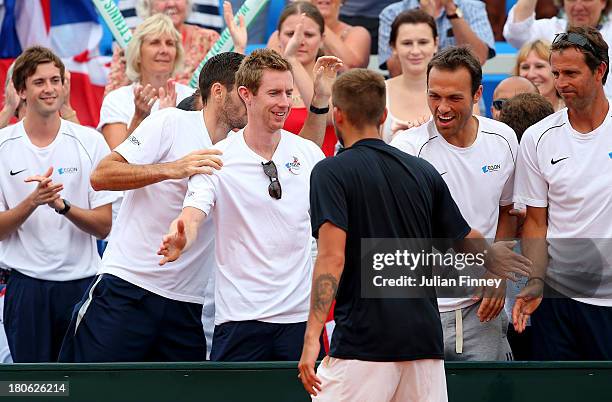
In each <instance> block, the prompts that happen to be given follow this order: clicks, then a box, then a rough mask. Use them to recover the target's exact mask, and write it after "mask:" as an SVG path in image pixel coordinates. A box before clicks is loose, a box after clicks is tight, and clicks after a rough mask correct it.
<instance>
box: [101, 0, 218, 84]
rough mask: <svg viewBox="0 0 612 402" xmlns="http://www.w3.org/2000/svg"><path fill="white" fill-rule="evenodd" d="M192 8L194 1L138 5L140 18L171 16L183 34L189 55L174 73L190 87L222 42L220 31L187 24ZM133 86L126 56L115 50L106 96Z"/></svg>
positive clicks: (141, 1)
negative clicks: (203, 61)
mask: <svg viewBox="0 0 612 402" xmlns="http://www.w3.org/2000/svg"><path fill="white" fill-rule="evenodd" d="M192 7H193V0H138V1H137V3H136V14H137V15H138V17H140V18H142V19H146V18H148V17H150V16H152V15H155V14H164V15H167V16H168V17H170V19H171V20H172V24H173V25H174V28H176V30H177V31H178V32H179V34H180V38H181V40H180V42H181V44H182V46H183V49H184V53H185V55H184V62H183V65H182V66H181V68H180V69H178V70H176V71H175V72H174V74H173V78H174V79H175V80H176V81H177V82H180V83H182V84H187V82H188V81H189V80H190V79H191V76H192V74H193V72H194V71H195V69H196V68H197V67H198V65H199V64H200V62H201V61H202V59H203V58H204V56H206V53H208V51H209V50H210V48H211V47H212V45H213V44H214V43H215V42H216V41H217V40H218V39H219V34H218V33H217V31H214V30H212V29H205V28H200V27H198V26H196V25H192V24H188V23H186V22H185V20H186V19H187V17H188V16H189V13H190V12H191V9H192ZM131 82H132V81H131V80H130V77H129V76H128V75H127V74H126V60H125V52H124V50H123V49H120V48H119V47H115V49H114V51H113V60H112V62H111V67H110V74H109V76H108V84H107V85H106V87H105V88H104V95H105V96H106V94H108V93H109V92H110V91H112V90H114V89H117V88H120V87H122V86H125V85H129V84H130V83H131Z"/></svg>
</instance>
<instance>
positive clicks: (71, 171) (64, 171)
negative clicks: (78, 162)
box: [57, 167, 79, 174]
mask: <svg viewBox="0 0 612 402" xmlns="http://www.w3.org/2000/svg"><path fill="white" fill-rule="evenodd" d="M78 172H79V168H76V167H65V168H59V169H57V173H59V174H74V173H78Z"/></svg>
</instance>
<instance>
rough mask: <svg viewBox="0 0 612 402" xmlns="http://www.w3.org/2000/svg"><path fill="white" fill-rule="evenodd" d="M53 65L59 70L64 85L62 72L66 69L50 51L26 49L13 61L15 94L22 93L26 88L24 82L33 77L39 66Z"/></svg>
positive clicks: (41, 48)
mask: <svg viewBox="0 0 612 402" xmlns="http://www.w3.org/2000/svg"><path fill="white" fill-rule="evenodd" d="M46 63H53V64H54V65H55V67H57V68H59V70H60V77H61V79H62V83H64V72H65V71H66V68H65V67H64V63H62V61H61V60H60V58H59V57H57V56H56V55H55V53H53V51H51V50H50V49H47V48H46V47H42V46H32V47H29V48H27V49H26V50H25V51H24V52H23V53H21V54H20V55H19V57H17V59H16V60H15V66H14V67H13V86H14V87H15V90H16V91H17V92H20V91H23V90H24V89H25V87H26V80H27V79H28V78H29V77H31V76H32V75H34V73H35V72H36V69H37V68H38V65H39V64H46Z"/></svg>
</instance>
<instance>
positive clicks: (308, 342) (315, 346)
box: [298, 222, 346, 395]
mask: <svg viewBox="0 0 612 402" xmlns="http://www.w3.org/2000/svg"><path fill="white" fill-rule="evenodd" d="M345 244H346V232H345V231H344V230H343V229H340V228H339V227H337V226H335V225H334V224H332V223H330V222H326V223H324V224H323V225H322V226H321V228H320V229H319V253H318V255H317V262H316V263H315V268H314V273H313V276H312V290H311V294H310V312H309V314H308V323H307V325H306V333H305V334H304V348H303V349H302V357H301V358H300V362H299V364H298V369H299V371H300V375H299V376H300V379H301V380H302V384H303V385H304V388H305V389H306V391H307V392H308V393H309V394H312V395H316V394H317V391H320V390H321V380H319V378H318V377H317V376H316V374H315V363H316V360H317V357H318V356H319V351H320V347H321V346H320V343H319V337H320V336H321V331H323V326H324V325H325V320H326V319H327V315H328V314H329V309H330V308H331V305H332V302H333V300H334V298H335V297H336V291H337V290H338V282H339V281H340V276H341V275H342V271H343V270H344V249H345Z"/></svg>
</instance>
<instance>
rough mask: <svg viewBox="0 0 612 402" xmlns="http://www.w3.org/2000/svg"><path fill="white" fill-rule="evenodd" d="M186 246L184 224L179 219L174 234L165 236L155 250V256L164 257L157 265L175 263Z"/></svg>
mask: <svg viewBox="0 0 612 402" xmlns="http://www.w3.org/2000/svg"><path fill="white" fill-rule="evenodd" d="M186 245H187V236H186V235H185V223H184V222H183V221H182V220H180V219H179V220H178V221H177V222H176V232H174V233H168V234H167V235H165V236H164V238H163V239H162V244H161V246H160V247H159V250H157V255H163V256H164V258H162V259H161V260H160V261H159V265H164V264H165V263H167V262H172V261H176V260H177V259H178V258H179V257H180V256H181V252H182V251H183V249H184V248H185V246H186Z"/></svg>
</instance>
